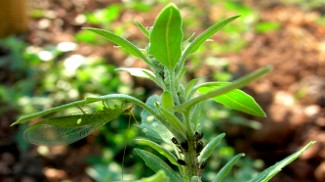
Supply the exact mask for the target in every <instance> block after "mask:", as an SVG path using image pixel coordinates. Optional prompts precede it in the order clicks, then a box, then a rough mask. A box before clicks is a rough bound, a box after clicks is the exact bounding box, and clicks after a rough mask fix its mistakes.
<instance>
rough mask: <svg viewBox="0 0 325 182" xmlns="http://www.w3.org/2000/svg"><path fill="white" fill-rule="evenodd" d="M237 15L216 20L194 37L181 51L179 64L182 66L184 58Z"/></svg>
mask: <svg viewBox="0 0 325 182" xmlns="http://www.w3.org/2000/svg"><path fill="white" fill-rule="evenodd" d="M238 17H239V16H234V17H231V18H228V19H226V20H224V21H221V22H218V23H216V24H214V25H212V26H211V27H209V28H208V29H206V30H205V31H204V32H203V33H202V34H200V35H199V36H198V37H196V38H195V39H194V40H193V42H192V43H191V44H190V45H189V46H188V47H186V49H185V50H184V51H183V53H182V58H181V62H180V66H182V65H183V64H184V61H185V59H186V58H187V57H188V56H189V55H191V54H193V53H194V52H196V51H197V50H198V49H199V48H200V46H201V45H202V44H203V43H204V42H205V41H207V40H208V39H209V38H210V37H211V36H212V35H214V34H215V33H216V32H217V31H219V30H220V29H222V28H223V27H224V26H226V25H227V24H229V23H230V22H232V21H234V20H235V19H236V18H238Z"/></svg>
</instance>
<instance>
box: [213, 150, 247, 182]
mask: <svg viewBox="0 0 325 182" xmlns="http://www.w3.org/2000/svg"><path fill="white" fill-rule="evenodd" d="M243 156H245V154H238V155H236V156H234V157H233V158H232V159H231V160H230V161H228V162H227V164H226V165H225V166H223V167H222V168H221V169H220V171H219V172H218V174H217V176H216V177H214V178H213V180H212V182H222V180H223V179H224V178H225V177H226V176H227V174H228V173H229V172H230V170H231V169H232V167H233V166H234V165H235V164H236V162H237V161H238V160H239V159H240V158H241V157H243Z"/></svg>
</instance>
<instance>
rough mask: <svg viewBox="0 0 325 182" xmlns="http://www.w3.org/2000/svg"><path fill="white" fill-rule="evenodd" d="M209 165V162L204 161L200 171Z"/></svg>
mask: <svg viewBox="0 0 325 182" xmlns="http://www.w3.org/2000/svg"><path fill="white" fill-rule="evenodd" d="M207 165H208V162H207V161H203V162H202V163H201V164H200V169H204V168H205V167H206V166H207Z"/></svg>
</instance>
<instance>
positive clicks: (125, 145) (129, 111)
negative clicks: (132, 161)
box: [121, 105, 139, 181]
mask: <svg viewBox="0 0 325 182" xmlns="http://www.w3.org/2000/svg"><path fill="white" fill-rule="evenodd" d="M132 109H133V105H130V106H128V107H127V108H126V109H125V111H124V113H129V115H130V116H129V122H128V129H127V130H126V132H125V136H124V138H125V140H126V142H125V144H124V149H123V157H122V174H121V176H122V181H123V175H124V161H125V155H126V147H127V144H128V135H129V130H130V126H131V120H132V118H133V120H134V121H135V123H136V124H137V125H139V123H138V121H137V119H136V117H135V115H134V114H133V112H132Z"/></svg>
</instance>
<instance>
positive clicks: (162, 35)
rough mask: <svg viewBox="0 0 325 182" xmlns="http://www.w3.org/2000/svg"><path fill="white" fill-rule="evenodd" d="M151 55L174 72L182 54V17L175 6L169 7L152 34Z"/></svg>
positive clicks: (158, 18) (156, 23) (162, 14)
mask: <svg viewBox="0 0 325 182" xmlns="http://www.w3.org/2000/svg"><path fill="white" fill-rule="evenodd" d="M149 39H150V47H149V54H151V55H152V56H154V57H155V58H156V59H157V60H158V61H159V62H160V63H161V64H163V65H165V66H166V67H167V68H168V69H169V70H173V69H174V68H175V65H176V64H177V62H178V59H179V58H180V56H181V52H182V40H183V31H182V17H181V15H180V12H179V10H178V9H177V7H176V6H175V5H174V4H169V5H167V6H166V7H165V8H164V9H163V10H162V11H161V12H160V14H159V15H158V17H157V19H156V20H155V23H154V26H153V28H152V31H151V32H150V38H149Z"/></svg>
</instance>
